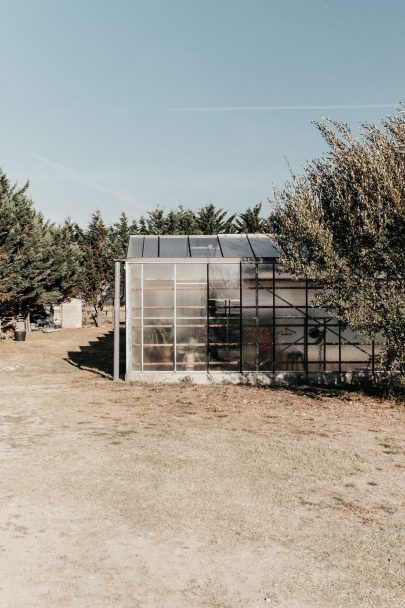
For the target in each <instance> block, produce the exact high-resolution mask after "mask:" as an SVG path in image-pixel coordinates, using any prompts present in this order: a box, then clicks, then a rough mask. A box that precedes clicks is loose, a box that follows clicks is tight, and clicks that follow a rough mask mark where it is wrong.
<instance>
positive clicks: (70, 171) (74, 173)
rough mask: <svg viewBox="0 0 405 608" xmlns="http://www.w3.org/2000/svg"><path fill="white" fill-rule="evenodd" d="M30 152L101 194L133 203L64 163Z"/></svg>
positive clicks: (127, 197)
mask: <svg viewBox="0 0 405 608" xmlns="http://www.w3.org/2000/svg"><path fill="white" fill-rule="evenodd" d="M30 154H31V156H32V157H33V158H36V159H37V160H40V161H41V162H43V163H44V164H46V165H48V166H49V167H54V168H55V169H59V170H60V171H63V172H64V173H66V174H67V175H70V176H71V177H73V179H75V180H76V181H77V182H80V183H81V184H85V185H86V186H89V187H90V188H93V190H97V191H98V192H102V193H103V194H108V195H109V196H113V197H114V198H116V199H118V200H120V201H123V202H125V203H131V204H134V200H133V199H132V198H130V197H129V196H125V195H124V194H120V193H119V192H115V191H114V190H110V188H106V187H105V186H102V185H100V184H97V183H96V182H93V181H91V180H89V179H87V178H86V177H83V176H82V175H81V174H80V173H78V172H77V171H75V170H74V169H71V168H70V167H67V166H66V165H62V164H61V163H58V162H56V161H54V160H51V159H50V158H47V157H46V156H41V155H40V154H35V153H34V152H31V153H30Z"/></svg>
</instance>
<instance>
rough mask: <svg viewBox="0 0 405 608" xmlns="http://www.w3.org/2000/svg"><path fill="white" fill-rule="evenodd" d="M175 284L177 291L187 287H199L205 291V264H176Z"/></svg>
mask: <svg viewBox="0 0 405 608" xmlns="http://www.w3.org/2000/svg"><path fill="white" fill-rule="evenodd" d="M176 283H177V289H181V288H183V287H184V288H185V289H188V288H189V286H192V287H193V288H196V286H199V285H200V286H201V287H203V288H204V289H205V288H206V286H207V264H195V263H194V262H191V261H190V262H189V263H188V264H177V265H176Z"/></svg>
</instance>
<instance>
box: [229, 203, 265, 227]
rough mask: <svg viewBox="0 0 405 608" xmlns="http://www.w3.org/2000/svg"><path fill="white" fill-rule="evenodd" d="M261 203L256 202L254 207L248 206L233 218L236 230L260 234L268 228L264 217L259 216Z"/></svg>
mask: <svg viewBox="0 0 405 608" xmlns="http://www.w3.org/2000/svg"><path fill="white" fill-rule="evenodd" d="M261 210H262V204H261V203H258V204H257V205H255V206H254V207H248V208H247V209H246V211H245V212H243V213H240V214H239V216H238V217H237V218H236V219H235V229H236V232H241V233H244V234H260V233H263V232H266V231H267V229H268V226H267V222H266V220H265V219H263V218H262V217H260V212H261Z"/></svg>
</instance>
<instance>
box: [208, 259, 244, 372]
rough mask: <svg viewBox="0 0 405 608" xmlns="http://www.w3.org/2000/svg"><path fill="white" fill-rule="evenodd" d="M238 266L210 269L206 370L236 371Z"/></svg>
mask: <svg viewBox="0 0 405 608" xmlns="http://www.w3.org/2000/svg"><path fill="white" fill-rule="evenodd" d="M239 277H240V266H239V264H210V266H209V311H208V312H209V316H210V319H209V342H210V346H209V369H221V370H235V371H238V370H239V360H240V287H239Z"/></svg>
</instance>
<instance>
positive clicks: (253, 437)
mask: <svg viewBox="0 0 405 608" xmlns="http://www.w3.org/2000/svg"><path fill="white" fill-rule="evenodd" d="M98 336H100V338H101V340H100V341H99V342H98V345H97V344H93V345H90V346H89V341H93V342H97V337H98ZM80 346H82V348H80ZM67 353H70V355H68V354H67ZM68 357H70V360H71V363H72V362H73V363H74V364H76V365H77V364H82V365H83V367H85V368H92V371H89V370H86V369H80V368H78V367H75V366H74V365H70V364H69V362H68V361H66V358H68ZM109 364H110V339H109V338H106V339H105V338H103V336H102V332H97V331H96V330H82V331H70V332H69V331H64V332H59V333H57V334H52V335H45V334H40V335H33V336H32V337H31V338H30V340H29V342H27V343H13V342H9V343H7V344H0V403H1V407H0V429H1V436H0V456H1V461H2V476H1V479H0V507H1V512H0V550H1V553H0V556H1V558H0V605H1V606H4V607H5V608H31V607H32V608H34V607H35V608H36V607H38V608H51V607H52V608H54V607H58V608H64V607H75V608H76V607H77V608H99V607H100V608H101V607H102V608H107V607H123V608H124V607H125V608H135V607H137V606H140V607H159V608H161V607H163V608H166V607H173V608H183V607H184V608H189V607H191V608H192V607H197V606H198V607H200V606H201V607H210V608H211V607H221V608H222V607H223V608H225V607H227V608H228V607H229V608H231V607H232V608H233V607H235V606H242V607H251V606H261V605H263V606H274V607H275V606H277V607H280V608H298V607H303V608H304V607H305V608H312V607H315V606H321V607H322V608H337V607H345V608H373V607H379V608H387V607H390V608H399V607H400V606H401V607H402V606H404V604H405V602H404V598H405V594H404V583H405V577H404V572H405V551H404V522H405V510H404V497H405V481H404V477H405V476H404V472H405V459H404V437H405V432H404V425H403V422H404V409H403V407H402V408H401V406H400V405H398V404H393V403H391V402H382V403H381V402H378V401H375V400H373V399H372V398H369V397H361V396H356V395H354V396H353V395H352V396H350V395H349V396H344V397H343V398H338V397H333V396H332V397H330V396H321V397H317V398H313V396H312V397H309V396H302V395H299V394H297V393H293V392H289V391H283V390H279V391H274V390H268V389H267V390H265V389H255V388H247V387H225V386H224V387H215V386H199V387H195V386H189V385H184V386H177V387H176V386H170V387H161V386H152V387H142V386H129V385H125V384H124V383H122V384H118V385H117V384H113V383H112V382H110V380H108V379H107V378H106V377H104V376H105V373H106V371H107V370H108V366H109ZM93 372H96V373H93Z"/></svg>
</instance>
